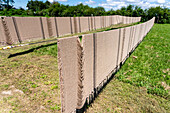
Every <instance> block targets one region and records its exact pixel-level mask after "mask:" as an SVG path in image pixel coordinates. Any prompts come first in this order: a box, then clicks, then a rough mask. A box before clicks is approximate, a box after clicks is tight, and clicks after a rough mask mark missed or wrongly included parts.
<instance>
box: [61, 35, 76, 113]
mask: <svg viewBox="0 0 170 113" xmlns="http://www.w3.org/2000/svg"><path fill="white" fill-rule="evenodd" d="M77 49H78V47H77V37H69V38H62V39H58V66H59V75H60V84H61V103H62V104H61V107H62V112H63V113H71V112H73V111H74V110H75V109H76V107H77V99H78V97H77V95H78V69H79V67H78V57H79V56H78V50H77Z"/></svg>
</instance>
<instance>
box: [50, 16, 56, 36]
mask: <svg viewBox="0 0 170 113" xmlns="http://www.w3.org/2000/svg"><path fill="white" fill-rule="evenodd" d="M50 20H51V27H52V36H53V37H56V36H57V30H56V23H55V17H51V18H50Z"/></svg>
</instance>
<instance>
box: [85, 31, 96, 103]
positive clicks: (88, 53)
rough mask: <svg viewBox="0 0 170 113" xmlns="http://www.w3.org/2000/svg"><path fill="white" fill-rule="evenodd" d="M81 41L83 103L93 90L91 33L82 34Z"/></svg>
mask: <svg viewBox="0 0 170 113" xmlns="http://www.w3.org/2000/svg"><path fill="white" fill-rule="evenodd" d="M82 43H83V78H84V80H83V86H84V87H83V103H84V102H85V100H86V98H87V97H88V96H89V94H92V92H93V90H94V82H93V81H94V80H93V73H94V42H93V34H88V35H84V36H83V37H82Z"/></svg>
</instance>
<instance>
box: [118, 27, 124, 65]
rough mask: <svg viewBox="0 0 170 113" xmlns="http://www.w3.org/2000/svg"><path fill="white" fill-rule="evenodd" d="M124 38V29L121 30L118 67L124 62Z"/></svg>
mask: <svg viewBox="0 0 170 113" xmlns="http://www.w3.org/2000/svg"><path fill="white" fill-rule="evenodd" d="M123 37H124V28H121V29H119V42H118V44H119V52H118V53H119V54H118V62H117V65H119V64H120V63H121V62H122V52H123V51H122V50H123Z"/></svg>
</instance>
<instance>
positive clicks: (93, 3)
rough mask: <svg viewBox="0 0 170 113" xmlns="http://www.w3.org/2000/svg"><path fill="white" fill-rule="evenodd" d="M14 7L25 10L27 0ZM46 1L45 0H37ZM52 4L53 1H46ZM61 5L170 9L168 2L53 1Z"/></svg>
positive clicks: (18, 2)
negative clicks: (135, 6) (130, 5)
mask: <svg viewBox="0 0 170 113" xmlns="http://www.w3.org/2000/svg"><path fill="white" fill-rule="evenodd" d="M14 1H15V4H14V6H15V7H16V8H19V7H22V8H26V5H27V2H28V1H29V0H14ZM39 1H46V0H39ZM48 1H50V2H53V1H54V0H48ZM55 1H58V2H59V3H62V4H69V5H77V4H79V3H83V4H86V5H89V6H91V7H97V6H102V7H104V8H105V9H106V10H109V9H114V10H116V9H120V8H121V7H123V6H125V7H126V6H128V5H129V4H132V5H138V6H141V7H142V8H143V9H146V8H149V7H156V6H165V7H167V8H170V0H55Z"/></svg>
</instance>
